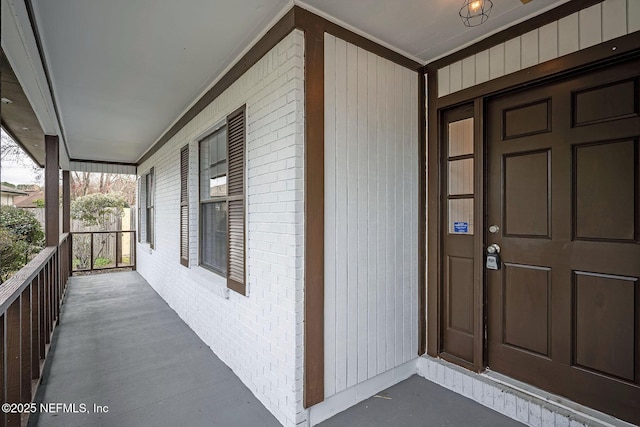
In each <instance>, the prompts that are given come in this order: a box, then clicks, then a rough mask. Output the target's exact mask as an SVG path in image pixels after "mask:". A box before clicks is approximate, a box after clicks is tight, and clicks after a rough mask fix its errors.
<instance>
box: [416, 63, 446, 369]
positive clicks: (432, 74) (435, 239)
mask: <svg viewBox="0 0 640 427" xmlns="http://www.w3.org/2000/svg"><path fill="white" fill-rule="evenodd" d="M425 71H426V76H427V95H428V94H434V93H438V72H437V70H435V69H430V68H426V69H425ZM436 101H437V99H436V97H435V96H427V111H428V116H427V121H428V127H427V134H428V136H427V138H428V144H427V151H428V157H427V175H428V176H427V203H428V207H423V209H425V210H426V213H427V233H428V238H427V239H426V241H427V253H428V254H429V257H428V258H427V260H426V263H427V283H426V287H427V289H426V297H427V301H420V302H419V304H420V305H421V306H422V305H425V306H426V307H427V325H426V326H427V328H426V333H427V337H426V339H427V353H428V354H429V355H430V356H433V357H437V356H438V352H439V350H440V349H439V342H440V333H439V331H440V286H439V285H438V284H439V283H440V280H441V271H440V259H441V258H442V253H441V250H442V245H441V244H440V242H441V241H442V237H441V234H442V233H441V230H440V220H439V218H440V210H441V205H440V188H441V184H440V163H441V161H440V144H439V139H438V135H439V133H440V132H439V129H438V123H440V119H439V115H440V111H439V110H438V109H437V107H436ZM420 261H421V260H420ZM421 263H422V262H421ZM420 286H422V284H420ZM421 295H422V293H420V296H421Z"/></svg>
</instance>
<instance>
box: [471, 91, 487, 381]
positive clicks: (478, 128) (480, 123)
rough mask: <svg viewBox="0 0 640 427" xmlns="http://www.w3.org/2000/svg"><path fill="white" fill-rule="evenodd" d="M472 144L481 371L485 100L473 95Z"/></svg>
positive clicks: (480, 362)
mask: <svg viewBox="0 0 640 427" xmlns="http://www.w3.org/2000/svg"><path fill="white" fill-rule="evenodd" d="M473 110H474V111H473V117H474V120H473V126H474V127H473V143H474V144H473V145H474V151H475V168H474V175H475V177H474V192H475V195H476V196H475V198H474V207H473V215H474V218H477V220H476V225H475V232H476V239H475V241H474V247H473V254H474V261H473V264H474V265H473V271H474V276H473V295H474V301H473V304H474V305H475V307H476V310H475V315H474V319H473V321H474V335H475V336H476V337H477V340H476V345H475V346H474V347H473V360H474V363H473V368H474V370H475V371H476V372H480V371H482V370H483V369H484V367H485V366H486V363H485V361H486V359H485V357H484V349H485V338H484V331H485V317H486V313H485V305H486V304H485V301H486V295H485V286H484V265H483V262H484V242H485V237H486V236H485V234H486V233H485V230H486V226H485V198H486V184H485V173H484V171H485V167H486V165H485V156H486V154H485V138H484V127H485V124H484V100H483V99H482V98H476V99H475V100H474V101H473Z"/></svg>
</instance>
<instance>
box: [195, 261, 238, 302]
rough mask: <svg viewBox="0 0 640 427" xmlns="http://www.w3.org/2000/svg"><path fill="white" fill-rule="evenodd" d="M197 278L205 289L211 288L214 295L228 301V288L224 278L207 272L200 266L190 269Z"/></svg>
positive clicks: (209, 271) (213, 272)
mask: <svg viewBox="0 0 640 427" xmlns="http://www.w3.org/2000/svg"><path fill="white" fill-rule="evenodd" d="M191 270H193V271H194V272H195V274H196V275H197V276H198V279H199V282H201V283H204V284H206V285H207V287H209V288H212V290H213V291H214V293H215V294H216V295H219V296H221V297H223V298H224V299H229V288H227V279H226V277H223V276H221V275H220V274H218V273H216V272H215V271H212V270H209V269H207V268H205V267H203V266H201V265H198V266H196V267H195V268H192V269H191Z"/></svg>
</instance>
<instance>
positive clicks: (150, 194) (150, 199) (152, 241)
mask: <svg viewBox="0 0 640 427" xmlns="http://www.w3.org/2000/svg"><path fill="white" fill-rule="evenodd" d="M155 179H156V177H155V169H154V168H151V169H150V170H149V174H148V180H147V218H146V221H147V242H149V246H150V247H151V249H155V247H156V232H155V225H156V224H155V208H156V206H155V205H156V181H155Z"/></svg>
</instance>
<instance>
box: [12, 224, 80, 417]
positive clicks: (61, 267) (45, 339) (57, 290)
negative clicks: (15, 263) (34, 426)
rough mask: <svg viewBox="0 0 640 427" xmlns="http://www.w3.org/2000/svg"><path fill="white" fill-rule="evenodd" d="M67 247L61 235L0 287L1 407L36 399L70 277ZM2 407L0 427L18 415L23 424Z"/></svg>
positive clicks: (15, 414) (14, 412)
mask: <svg viewBox="0 0 640 427" xmlns="http://www.w3.org/2000/svg"><path fill="white" fill-rule="evenodd" d="M69 249H70V245H69V233H65V234H63V235H61V236H60V242H59V244H58V246H48V247H46V248H44V249H43V250H42V251H41V252H40V253H39V254H38V255H36V257H35V258H33V259H32V260H31V261H30V262H29V263H28V264H27V265H26V266H24V267H23V268H22V269H21V270H20V271H18V272H17V273H16V274H15V275H14V276H13V277H11V278H10V279H9V280H7V281H6V282H4V283H3V284H2V285H1V286H0V325H1V327H0V360H2V363H0V378H2V388H1V389H0V394H1V395H2V399H0V400H2V403H3V404H5V403H8V404H9V405H11V404H16V405H17V404H27V403H30V402H31V401H32V399H33V397H34V396H35V392H36V390H37V387H38V384H39V382H40V375H41V374H42V367H43V366H44V360H45V358H46V356H47V353H48V351H49V345H50V343H51V334H52V333H53V330H54V328H55V326H56V325H57V323H58V318H59V314H60V304H61V303H62V299H63V297H64V292H65V289H66V285H67V280H68V278H69V274H70V270H69V261H68V260H69V255H70V251H69ZM4 409H6V408H4V407H3V411H2V412H0V426H5V425H7V426H19V425H20V424H21V417H24V420H22V421H26V417H27V416H28V414H23V415H21V414H20V413H18V412H17V411H12V410H10V411H5V410H4ZM11 409H13V408H11ZM6 412H8V413H6Z"/></svg>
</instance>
